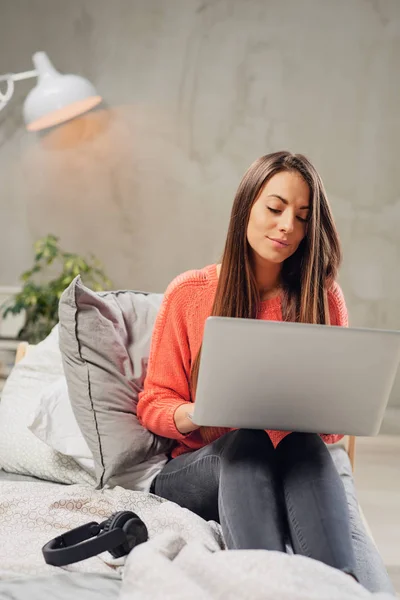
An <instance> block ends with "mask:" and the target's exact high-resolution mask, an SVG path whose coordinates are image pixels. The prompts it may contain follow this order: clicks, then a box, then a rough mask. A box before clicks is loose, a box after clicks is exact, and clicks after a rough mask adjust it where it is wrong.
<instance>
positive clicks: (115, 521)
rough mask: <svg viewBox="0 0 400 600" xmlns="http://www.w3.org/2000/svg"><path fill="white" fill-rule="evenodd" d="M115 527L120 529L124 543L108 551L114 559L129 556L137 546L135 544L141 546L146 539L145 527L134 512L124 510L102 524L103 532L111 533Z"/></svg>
mask: <svg viewBox="0 0 400 600" xmlns="http://www.w3.org/2000/svg"><path fill="white" fill-rule="evenodd" d="M117 527H120V528H121V529H122V531H123V532H124V533H125V536H126V542H124V543H123V544H121V545H120V546H117V547H116V548H111V549H110V550H109V552H110V554H111V556H113V557H114V558H120V557H121V556H125V555H126V554H129V552H130V551H131V550H132V548H134V547H135V546H137V544H141V543H142V542H145V541H146V540H147V539H148V531H147V527H146V525H145V524H144V523H143V521H142V520H141V519H140V518H139V517H138V516H137V515H136V514H135V513H134V512H131V511H129V510H124V511H121V512H117V513H114V514H113V515H111V517H110V518H109V519H107V521H105V522H104V524H103V531H104V532H107V531H111V530H112V529H116V528H117Z"/></svg>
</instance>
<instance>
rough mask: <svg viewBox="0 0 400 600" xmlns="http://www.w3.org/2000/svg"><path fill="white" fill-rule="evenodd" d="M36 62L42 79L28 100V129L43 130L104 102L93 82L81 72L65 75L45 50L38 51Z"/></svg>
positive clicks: (25, 115) (25, 107)
mask: <svg viewBox="0 0 400 600" xmlns="http://www.w3.org/2000/svg"><path fill="white" fill-rule="evenodd" d="M33 63H34V65H35V68H36V70H37V72H38V82H37V84H36V86H35V87H34V88H33V90H31V91H30V92H29V94H28V96H27V98H26V100H25V103H24V120H25V123H26V128H27V129H28V131H39V130H40V129H45V128H47V127H52V126H54V125H58V124H60V123H63V122H64V121H67V120H69V119H72V118H73V117H76V116H78V115H80V114H82V113H84V112H86V111H88V110H90V109H91V108H93V107H94V106H96V104H99V103H100V102H101V97H100V96H99V95H98V94H97V92H96V90H95V88H94V87H93V85H92V84H91V83H90V82H89V81H88V80H87V79H85V78H84V77H80V76H79V75H62V74H61V73H59V72H58V71H57V70H56V69H55V68H54V67H53V65H52V64H51V62H50V60H49V58H48V56H47V54H46V53H45V52H36V53H35V54H34V55H33Z"/></svg>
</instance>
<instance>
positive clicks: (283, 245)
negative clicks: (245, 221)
mask: <svg viewBox="0 0 400 600" xmlns="http://www.w3.org/2000/svg"><path fill="white" fill-rule="evenodd" d="M267 238H268V239H269V240H270V242H272V244H273V246H274V247H275V248H281V249H283V248H287V247H288V246H289V244H288V242H286V241H284V240H279V239H277V238H270V237H268V236H267Z"/></svg>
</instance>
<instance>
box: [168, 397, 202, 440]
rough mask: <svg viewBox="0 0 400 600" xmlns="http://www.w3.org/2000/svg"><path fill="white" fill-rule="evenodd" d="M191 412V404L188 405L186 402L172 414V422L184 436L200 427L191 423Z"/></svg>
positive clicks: (192, 408) (192, 409) (192, 407)
mask: <svg viewBox="0 0 400 600" xmlns="http://www.w3.org/2000/svg"><path fill="white" fill-rule="evenodd" d="M193 411H194V406H193V404H189V403H188V402H186V404H181V405H180V406H178V408H177V409H176V411H175V413H174V421H175V425H176V428H177V430H178V431H179V432H180V433H183V434H184V435H185V434H186V433H191V432H192V431H195V430H196V429H199V428H200V425H196V424H195V423H193V421H192V417H193Z"/></svg>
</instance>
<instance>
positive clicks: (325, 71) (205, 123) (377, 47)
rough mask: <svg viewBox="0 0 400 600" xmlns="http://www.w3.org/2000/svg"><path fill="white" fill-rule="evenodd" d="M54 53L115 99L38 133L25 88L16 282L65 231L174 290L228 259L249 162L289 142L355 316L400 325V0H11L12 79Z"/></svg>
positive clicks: (12, 248)
mask: <svg viewBox="0 0 400 600" xmlns="http://www.w3.org/2000/svg"><path fill="white" fill-rule="evenodd" d="M36 50H45V51H47V52H48V54H49V56H50V58H51V59H52V60H53V62H54V64H55V66H56V67H57V68H58V69H59V70H60V71H63V72H76V73H80V74H82V75H84V76H86V77H88V78H89V79H90V80H91V81H92V82H93V83H94V84H95V85H96V87H97V88H98V90H99V92H100V93H101V94H102V95H103V97H104V100H105V103H104V105H103V106H102V107H101V109H100V110H98V111H95V112H92V113H90V114H88V115H86V116H84V117H82V118H80V119H77V120H75V121H72V122H70V123H69V124H66V125H64V126H63V127H60V128H58V129H54V130H53V131H51V132H49V133H47V134H44V135H34V134H28V133H27V132H25V130H24V128H23V123H22V114H21V113H22V104H23V99H24V97H25V95H26V94H27V92H28V91H29V89H30V88H31V86H32V83H31V82H24V83H20V84H18V86H17V90H16V94H15V97H14V98H13V101H12V104H11V105H10V106H8V107H7V108H6V109H5V110H4V111H2V112H1V113H0V186H1V192H0V256H1V263H0V285H13V284H15V283H17V280H18V275H19V274H20V272H21V271H22V270H23V269H25V268H26V267H27V266H28V265H29V264H30V261H31V245H32V243H33V241H34V240H36V239H37V238H38V237H39V236H43V235H45V234H47V233H49V232H52V233H55V234H57V235H59V236H60V238H61V241H62V243H63V245H64V246H65V247H66V248H68V249H71V250H74V251H78V252H83V253H86V252H93V253H95V254H96V255H97V256H98V257H99V258H100V259H101V260H102V261H103V262H104V264H105V266H106V269H107V272H108V274H109V275H110V277H111V278H112V279H113V282H114V285H115V287H124V288H126V287H128V288H142V289H143V288H144V289H149V290H157V291H160V290H163V289H164V288H165V286H166V285H167V283H168V282H169V281H170V279H172V278H173V277H174V276H175V275H176V274H177V273H179V272H181V271H184V270H186V269H189V268H193V267H201V266H203V265H204V264H207V263H209V262H211V261H215V260H217V259H218V257H219V254H220V252H221V250H222V247H223V242H224V236H225V232H226V227H227V221H228V217H229V212H230V207H231V204H232V200H233V195H234V192H235V189H236V187H237V184H238V182H239V180H240V177H241V175H242V173H243V172H244V170H245V169H246V168H247V166H248V165H249V164H250V163H251V162H252V161H253V160H254V159H255V158H256V157H257V156H259V155H261V154H264V153H267V152H270V151H273V150H277V149H283V148H288V149H291V150H293V151H299V152H303V153H305V154H307V155H308V156H309V157H310V158H311V160H312V161H313V162H314V163H315V165H316V166H317V168H318V169H319V171H320V172H321V174H322V177H323V179H324V181H325V185H326V188H327V190H328V195H329V198H330V200H331V203H332V207H333V211H334V214H335V217H336V220H337V225H338V228H339V232H340V234H341V238H342V241H343V247H344V253H345V259H344V264H343V268H342V271H341V283H342V286H343V289H344V292H345V295H346V299H347V303H348V307H349V311H350V317H351V323H352V324H353V325H357V326H358V325H365V326H372V327H393V328H400V310H399V303H400V270H399V264H400V237H399V233H398V231H399V226H400V195H399V186H398V146H399V139H400V118H399V89H400V70H399V58H400V3H399V2H398V0H284V1H282V0H219V1H218V0H215V1H212V0H209V1H207V0H168V2H167V1H165V0H135V1H134V0H113V2H109V1H108V0H69V1H68V2H61V1H60V0H1V2H0V72H6V71H21V70H26V69H30V68H31V59H30V57H31V55H32V54H33V52H35V51H36ZM396 390H397V392H396V393H395V394H394V398H393V400H392V403H396V402H398V403H399V405H400V379H399V382H398V383H397V384H396ZM396 398H397V400H396Z"/></svg>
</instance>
